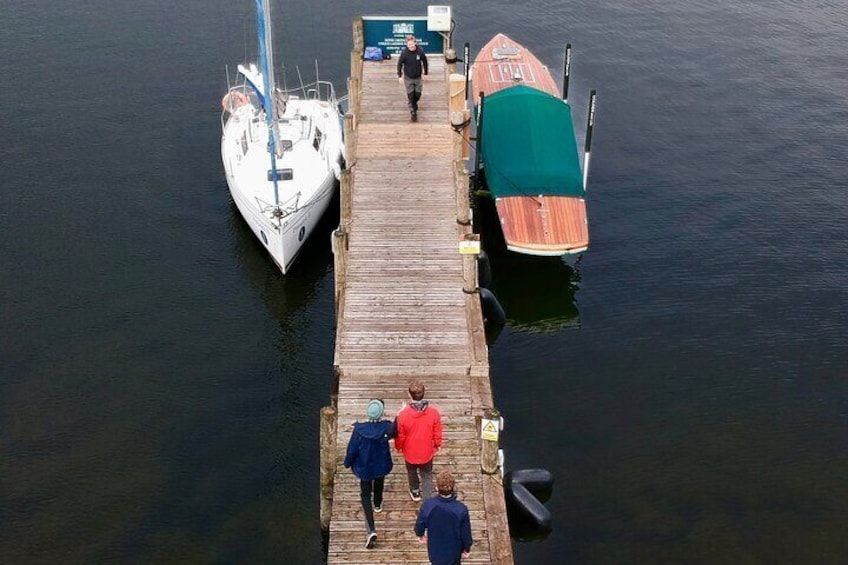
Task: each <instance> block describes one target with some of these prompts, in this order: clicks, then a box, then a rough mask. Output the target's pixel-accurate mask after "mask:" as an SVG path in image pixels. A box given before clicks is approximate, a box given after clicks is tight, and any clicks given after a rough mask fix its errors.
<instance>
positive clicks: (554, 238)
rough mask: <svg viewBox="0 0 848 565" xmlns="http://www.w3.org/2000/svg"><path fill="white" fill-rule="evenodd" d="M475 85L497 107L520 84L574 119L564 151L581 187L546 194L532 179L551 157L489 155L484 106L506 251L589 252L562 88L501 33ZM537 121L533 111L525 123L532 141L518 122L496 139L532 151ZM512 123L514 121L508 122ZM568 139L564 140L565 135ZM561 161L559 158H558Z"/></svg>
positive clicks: (485, 53) (490, 175)
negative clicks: (523, 134)
mask: <svg viewBox="0 0 848 565" xmlns="http://www.w3.org/2000/svg"><path fill="white" fill-rule="evenodd" d="M472 80H473V86H474V92H475V94H476V95H478V102H479V100H480V99H479V93H481V92H482V93H483V94H484V95H485V96H487V97H489V96H492V95H493V94H496V93H499V94H498V96H495V97H494V98H492V102H493V103H494V100H495V98H498V97H500V96H503V95H509V96H512V94H508V93H507V92H506V91H507V90H509V89H512V91H511V92H516V91H519V90H521V89H514V88H513V87H515V86H518V85H521V86H523V87H530V88H532V89H535V90H537V91H541V92H544V93H546V94H547V95H549V96H550V97H554V98H555V100H552V101H548V103H549V104H555V105H557V106H559V105H562V111H564V112H567V113H568V116H569V118H568V120H567V122H566V123H567V128H568V130H569V131H568V132H567V135H568V136H570V139H569V140H567V141H568V149H567V150H566V149H565V146H564V148H563V150H564V151H567V152H566V157H568V158H569V159H570V160H572V162H574V163H575V165H574V167H573V171H572V174H571V175H570V177H569V178H568V179H567V180H569V182H571V184H572V185H574V184H575V182H576V183H577V186H576V187H575V186H572V187H571V189H565V188H564V187H565V184H563V185H562V186H553V187H552V186H550V185H548V186H547V188H548V189H549V191H546V190H543V189H541V188H540V187H539V186H538V184H537V183H536V182H535V181H537V180H538V179H531V178H530V177H531V176H532V173H533V172H534V171H536V170H539V169H543V168H545V167H547V164H548V163H550V155H546V157H548V159H549V160H548V161H547V162H541V161H539V162H537V161H534V157H533V156H522V157H519V156H518V148H516V150H515V151H513V150H512V149H506V150H505V151H503V152H501V153H500V154H499V156H498V157H497V158H494V157H492V155H487V153H488V151H487V149H489V148H490V147H491V144H492V143H494V141H490V147H489V148H487V147H486V142H487V139H488V140H491V139H492V137H493V135H494V134H492V130H487V129H486V118H487V116H486V103H485V101H484V104H483V127H482V132H481V134H480V135H481V138H482V143H483V165H484V166H485V167H486V171H487V174H486V177H487V181H488V182H489V188H490V190H491V192H492V194H493V196H494V198H495V204H496V208H497V212H498V217H499V219H500V224H501V228H502V230H503V235H504V240H505V241H506V245H507V249H509V250H511V251H515V252H517V253H525V254H529V255H550V256H557V255H572V254H577V253H582V252H584V251H586V250H587V249H588V247H589V224H588V215H587V211H586V201H585V198H584V195H583V186H582V180H580V181H579V182H577V181H576V180H575V179H576V178H577V177H579V176H580V175H575V174H574V173H579V164H577V161H576V145H574V134H573V129H572V125H571V123H570V107H568V105H567V104H566V103H565V102H564V101H561V100H560V92H559V88H558V87H557V84H556V82H555V81H554V79H553V77H552V76H551V73H550V70H549V69H548V67H547V66H545V65H544V64H542V62H541V61H539V59H538V58H536V56H535V55H533V53H531V52H530V51H529V50H528V49H526V48H525V47H524V46H523V45H521V44H520V43H518V42H516V41H514V40H512V39H510V38H509V37H507V36H506V35H504V34H498V35H496V36H495V37H494V38H492V40H491V41H489V42H488V43H487V44H486V45H485V46H484V47H483V48H482V49H481V50H480V53H479V54H478V55H477V57H476V59H475V61H474V65H473V68H472ZM525 90H527V89H525ZM531 92H532V91H531ZM492 108H494V106H492ZM514 110H515V107H514V106H510V112H513V111H514ZM492 116H494V114H493V115H492ZM514 117H515V120H516V121H518V120H521V118H520V117H519V114H517V113H516V114H514ZM533 117H534V112H533V111H530V112H528V114H527V117H526V119H527V120H530V121H528V122H527V123H528V127H526V128H524V129H526V130H528V131H529V133H528V134H527V136H522V135H521V131H520V130H521V128H520V127H518V126H521V125H522V124H516V123H515V121H513V122H512V123H511V124H509V123H508V125H509V126H510V127H509V128H507V129H506V130H504V131H503V132H499V133H498V134H497V135H498V136H501V137H502V138H503V139H505V140H507V141H508V143H510V144H513V147H514V146H518V145H520V144H522V143H526V144H527V145H528V146H533V145H534V144H535V143H538V140H533V139H529V136H532V135H533V133H532V130H535V129H538V127H537V126H539V127H541V126H542V125H544V124H539V123H538V118H537V120H536V121H532V120H533ZM508 119H511V118H509V117H508ZM563 135H565V133H564V132H563ZM525 137H528V139H525ZM572 146H573V147H572ZM568 151H573V152H575V154H573V155H572V154H570V153H568ZM540 153H544V152H540ZM556 160H558V158H555V159H554V161H556ZM522 171H523V172H522ZM496 173H497V174H496ZM564 180H566V179H565V178H564ZM569 192H570V193H574V194H569Z"/></svg>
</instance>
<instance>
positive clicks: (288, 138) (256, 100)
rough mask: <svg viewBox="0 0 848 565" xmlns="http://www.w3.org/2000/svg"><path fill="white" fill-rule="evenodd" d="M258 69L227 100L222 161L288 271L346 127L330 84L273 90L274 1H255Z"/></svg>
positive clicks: (320, 209) (242, 203) (326, 193)
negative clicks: (272, 36)
mask: <svg viewBox="0 0 848 565" xmlns="http://www.w3.org/2000/svg"><path fill="white" fill-rule="evenodd" d="M256 10H257V31H258V38H259V59H260V61H259V64H260V68H258V69H257V67H256V66H255V65H254V64H252V63H251V64H249V65H239V66H238V71H239V75H240V77H241V78H243V79H244V80H243V83H242V84H238V85H236V86H232V87H230V88H229V90H228V91H227V93H226V94H225V95H224V98H223V100H222V105H223V107H224V112H223V114H222V117H221V125H222V128H223V134H222V136H221V158H222V160H223V162H224V171H225V173H226V176H227V185H228V186H229V188H230V194H231V195H232V198H233V201H234V202H235V204H236V206H237V207H238V209H239V212H240V213H241V215H242V217H243V218H244V220H245V221H246V222H247V224H248V225H249V226H250V229H251V230H252V231H253V233H254V235H255V236H256V237H257V238H258V239H259V241H260V242H262V244H263V245H264V246H265V248H266V249H267V250H268V253H269V254H270V255H271V258H272V259H273V260H274V262H275V263H276V264H277V266H278V267H279V268H280V270H281V271H282V272H283V274H285V273H286V272H287V271H288V270H289V268H290V267H291V264H292V262H293V261H294V260H295V258H296V257H297V255H298V253H299V252H300V249H301V247H302V246H303V243H304V242H305V241H306V238H307V237H309V234H310V233H311V232H312V230H313V229H314V228H315V225H316V224H317V223H318V221H319V220H320V219H321V216H322V215H323V214H324V212H325V211H326V209H327V207H328V205H329V204H330V201H331V200H332V196H333V193H334V191H335V188H336V183H337V181H338V179H339V176H340V174H341V166H342V152H343V142H342V127H341V121H340V118H339V109H338V103H337V100H336V95H335V91H334V89H333V85H332V83H329V82H326V81H319V80H318V77H317V69H316V77H315V78H316V80H315V82H314V83H311V84H309V85H303V86H301V87H300V88H299V89H298V92H299V94H301V95H302V97H301V96H300V95H295V93H294V91H282V90H280V89H278V88H277V87H276V85H275V80H274V72H273V69H274V56H273V50H272V45H271V33H270V29H271V17H270V10H269V0H256Z"/></svg>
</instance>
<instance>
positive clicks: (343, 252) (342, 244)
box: [332, 226, 347, 324]
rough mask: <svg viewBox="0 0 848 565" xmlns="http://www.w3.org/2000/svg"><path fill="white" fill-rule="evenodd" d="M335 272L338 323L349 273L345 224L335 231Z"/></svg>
mask: <svg viewBox="0 0 848 565" xmlns="http://www.w3.org/2000/svg"><path fill="white" fill-rule="evenodd" d="M332 249H333V273H334V275H335V281H336V282H335V301H334V302H335V306H336V323H337V324H338V321H339V320H340V319H341V315H342V308H343V306H344V289H345V284H346V277H345V275H346V273H347V232H346V231H345V229H344V227H343V226H339V227H338V228H337V229H336V230H334V231H333V238H332Z"/></svg>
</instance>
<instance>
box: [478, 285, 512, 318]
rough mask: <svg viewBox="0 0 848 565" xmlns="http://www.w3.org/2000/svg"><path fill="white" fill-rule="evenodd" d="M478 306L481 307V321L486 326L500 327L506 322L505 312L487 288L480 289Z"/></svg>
mask: <svg viewBox="0 0 848 565" xmlns="http://www.w3.org/2000/svg"><path fill="white" fill-rule="evenodd" d="M480 304H481V306H482V307H483V320H485V322H486V323H487V324H495V325H497V326H502V325H503V324H504V323H505V322H506V312H504V309H503V306H501V303H500V302H498V299H497V298H495V295H494V293H492V291H491V290H489V289H488V288H481V289H480Z"/></svg>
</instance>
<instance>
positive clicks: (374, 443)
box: [344, 399, 395, 549]
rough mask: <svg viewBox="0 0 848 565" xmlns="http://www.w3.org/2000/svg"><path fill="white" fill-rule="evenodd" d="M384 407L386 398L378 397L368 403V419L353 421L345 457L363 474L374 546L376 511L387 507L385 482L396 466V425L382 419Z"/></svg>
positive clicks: (367, 542)
mask: <svg viewBox="0 0 848 565" xmlns="http://www.w3.org/2000/svg"><path fill="white" fill-rule="evenodd" d="M383 408H384V406H383V401H382V400H376V399H375V400H372V401H371V402H369V403H368V409H367V413H368V421H367V422H357V423H355V424H354V425H353V432H351V434H350V441H349V442H348V444H347V455H346V456H345V460H344V466H345V468H349V467H353V474H354V475H356V476H357V477H359V494H360V498H361V499H362V509H363V510H364V511H365V524H366V526H367V527H368V534H367V536H366V537H365V547H366V548H368V549H371V548H372V547H374V544H375V543H376V542H377V529H376V528H375V527H374V512H382V511H383V508H382V504H383V482H384V481H385V478H386V475H388V474H389V471H391V470H392V453H391V450H390V449H389V439H391V438H393V437H394V436H395V427H394V424H393V423H392V422H390V421H389V420H381V419H380V418H381V417H382V416H383ZM372 493H373V495H374V506H373V508H372V506H371V495H372Z"/></svg>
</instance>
